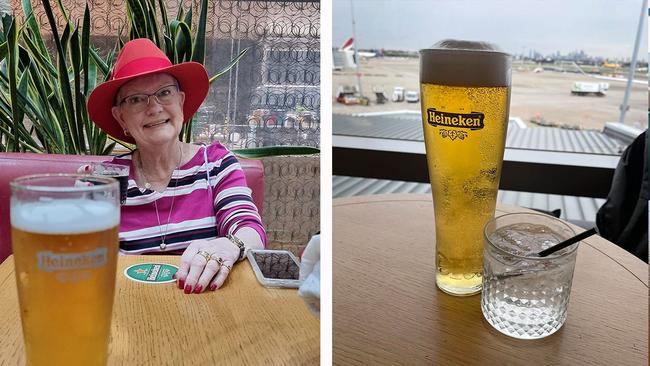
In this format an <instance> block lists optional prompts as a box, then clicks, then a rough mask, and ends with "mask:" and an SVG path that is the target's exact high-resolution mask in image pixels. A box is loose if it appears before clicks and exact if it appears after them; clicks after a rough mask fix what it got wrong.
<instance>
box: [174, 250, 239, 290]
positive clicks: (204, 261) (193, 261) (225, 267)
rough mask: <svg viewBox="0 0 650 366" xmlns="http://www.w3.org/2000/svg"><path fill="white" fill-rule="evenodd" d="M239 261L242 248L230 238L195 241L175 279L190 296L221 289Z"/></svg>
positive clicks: (183, 259)
mask: <svg viewBox="0 0 650 366" xmlns="http://www.w3.org/2000/svg"><path fill="white" fill-rule="evenodd" d="M238 258H239V248H238V247H237V245H235V244H234V243H232V242H231V241H230V240H228V239H226V238H217V239H212V240H204V239H201V240H195V241H193V242H192V243H191V244H190V245H189V246H188V247H187V249H185V252H183V255H182V256H181V264H180V267H179V268H178V272H176V274H175V275H174V277H175V278H176V280H177V281H178V288H182V289H184V292H185V293H186V294H190V293H192V292H194V293H195V294H200V293H201V292H203V291H205V290H207V289H208V288H209V289H210V290H212V291H214V290H216V289H218V288H221V286H222V285H223V283H224V282H225V281H226V278H227V277H228V274H229V273H230V270H231V269H232V266H233V265H234V264H235V263H236V262H237V259H238Z"/></svg>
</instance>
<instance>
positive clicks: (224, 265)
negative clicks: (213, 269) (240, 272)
mask: <svg viewBox="0 0 650 366" xmlns="http://www.w3.org/2000/svg"><path fill="white" fill-rule="evenodd" d="M221 267H226V268H228V272H230V271H232V266H229V265H227V264H225V263H224V264H222V265H221Z"/></svg>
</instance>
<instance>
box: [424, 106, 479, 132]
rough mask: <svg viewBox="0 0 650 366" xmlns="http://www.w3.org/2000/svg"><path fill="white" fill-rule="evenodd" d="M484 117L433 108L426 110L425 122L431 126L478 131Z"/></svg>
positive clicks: (472, 113) (474, 113) (477, 113)
mask: <svg viewBox="0 0 650 366" xmlns="http://www.w3.org/2000/svg"><path fill="white" fill-rule="evenodd" d="M484 118H485V115H484V114H483V113H481V112H471V113H450V112H442V111H437V110H436V109H435V108H429V109H427V122H428V123H429V124H430V125H431V126H434V127H436V126H444V127H455V128H467V129H470V130H480V129H482V128H483V127H484V125H483V119H484Z"/></svg>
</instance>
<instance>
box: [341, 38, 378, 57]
mask: <svg viewBox="0 0 650 366" xmlns="http://www.w3.org/2000/svg"><path fill="white" fill-rule="evenodd" d="M353 46H354V39H353V38H352V37H350V38H348V39H347V40H346V41H345V42H343V44H342V45H341V47H339V51H352V47H353ZM357 55H359V57H365V58H373V57H376V56H377V53H376V52H365V51H357Z"/></svg>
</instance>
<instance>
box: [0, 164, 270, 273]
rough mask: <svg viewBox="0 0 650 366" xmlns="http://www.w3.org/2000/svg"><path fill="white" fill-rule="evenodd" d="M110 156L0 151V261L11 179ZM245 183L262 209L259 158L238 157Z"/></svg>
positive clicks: (71, 169)
mask: <svg viewBox="0 0 650 366" xmlns="http://www.w3.org/2000/svg"><path fill="white" fill-rule="evenodd" d="M110 159H111V157H110V156H90V155H54V154H33V153H0V263H2V262H3V261H4V260H5V258H7V257H8V256H9V255H10V254H11V226H10V222H9V200H10V197H11V189H10V187H9V182H11V181H12V180H13V179H15V178H17V177H20V176H23V175H30V174H39V173H75V172H76V171H77V169H78V168H79V166H81V165H82V164H85V163H88V162H91V161H108V160H110ZM239 163H240V165H241V167H242V169H243V170H244V175H245V176H246V182H247V183H248V186H249V187H250V188H251V189H252V191H253V202H255V205H256V206H257V208H258V210H259V211H260V212H262V203H263V202H264V167H263V166H262V162H261V161H260V160H247V159H240V160H239Z"/></svg>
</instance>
